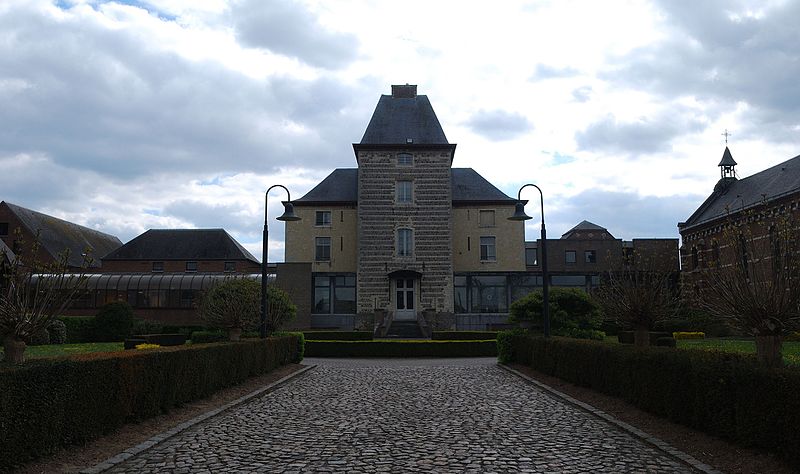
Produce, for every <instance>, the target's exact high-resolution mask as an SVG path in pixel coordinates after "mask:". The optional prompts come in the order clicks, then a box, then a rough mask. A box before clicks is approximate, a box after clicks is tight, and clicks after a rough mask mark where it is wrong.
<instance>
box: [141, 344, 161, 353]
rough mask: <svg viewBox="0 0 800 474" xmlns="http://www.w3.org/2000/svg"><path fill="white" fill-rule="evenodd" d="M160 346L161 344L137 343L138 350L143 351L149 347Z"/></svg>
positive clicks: (156, 347) (155, 347)
mask: <svg viewBox="0 0 800 474" xmlns="http://www.w3.org/2000/svg"><path fill="white" fill-rule="evenodd" d="M159 347H161V346H159V345H158V344H147V343H145V344H137V345H136V350H137V351H143V350H147V349H158V348H159Z"/></svg>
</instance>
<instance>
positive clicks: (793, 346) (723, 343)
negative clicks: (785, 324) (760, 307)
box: [678, 339, 800, 366]
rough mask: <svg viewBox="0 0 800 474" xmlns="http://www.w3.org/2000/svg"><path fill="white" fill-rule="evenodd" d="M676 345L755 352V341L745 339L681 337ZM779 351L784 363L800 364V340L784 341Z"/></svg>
mask: <svg viewBox="0 0 800 474" xmlns="http://www.w3.org/2000/svg"><path fill="white" fill-rule="evenodd" d="M678 347H679V348H681V349H695V350H704V351H722V352H741V353H745V354H755V353H756V343H755V341H753V340H747V339H683V340H679V341H678ZM781 352H782V353H783V360H784V362H786V364H788V365H795V366H800V342H797V341H792V342H786V341H784V343H783V348H782V351H781Z"/></svg>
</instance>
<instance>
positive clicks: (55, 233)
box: [2, 201, 122, 268]
mask: <svg viewBox="0 0 800 474" xmlns="http://www.w3.org/2000/svg"><path fill="white" fill-rule="evenodd" d="M2 204H5V205H6V206H8V208H9V209H10V210H11V212H13V213H14V215H15V216H17V219H19V220H20V221H21V222H22V224H23V225H24V226H25V227H26V228H27V230H28V231H29V232H31V233H34V234H35V233H36V232H37V231H38V232H39V241H40V243H41V245H42V248H43V249H44V250H45V251H47V253H49V254H50V255H51V256H52V257H53V258H57V257H58V254H60V253H61V252H63V251H64V250H65V249H69V259H68V261H67V264H68V265H70V266H72V267H80V266H81V265H83V256H82V254H83V253H84V252H85V251H86V249H87V248H88V249H90V250H91V257H92V259H93V261H92V263H91V265H90V266H91V267H92V268H97V267H99V266H100V257H102V256H103V255H105V254H107V253H108V252H111V251H113V250H114V249H116V248H118V247H120V246H121V245H122V242H121V241H120V240H119V239H118V238H117V237H115V236H113V235H110V234H106V233H103V232H100V231H98V230H94V229H90V228H88V227H84V226H82V225H78V224H74V223H72V222H68V221H65V220H63V219H58V218H56V217H53V216H48V215H47V214H42V213H41V212H36V211H33V210H30V209H27V208H24V207H22V206H17V205H16V204H11V203H10V202H6V201H2Z"/></svg>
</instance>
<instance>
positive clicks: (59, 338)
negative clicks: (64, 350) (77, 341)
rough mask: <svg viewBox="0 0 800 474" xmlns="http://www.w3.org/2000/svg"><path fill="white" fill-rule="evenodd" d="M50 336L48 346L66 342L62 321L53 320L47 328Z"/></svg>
mask: <svg viewBox="0 0 800 474" xmlns="http://www.w3.org/2000/svg"><path fill="white" fill-rule="evenodd" d="M47 332H48V333H49V334H50V344H65V343H66V342H67V325H66V324H64V321H61V320H59V319H54V320H52V321H50V324H49V325H48V326H47Z"/></svg>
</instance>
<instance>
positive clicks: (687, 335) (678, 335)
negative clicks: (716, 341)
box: [672, 332, 706, 340]
mask: <svg viewBox="0 0 800 474" xmlns="http://www.w3.org/2000/svg"><path fill="white" fill-rule="evenodd" d="M672 337H673V338H674V339H675V340H678V339H705V338H706V333H704V332H673V333H672Z"/></svg>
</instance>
